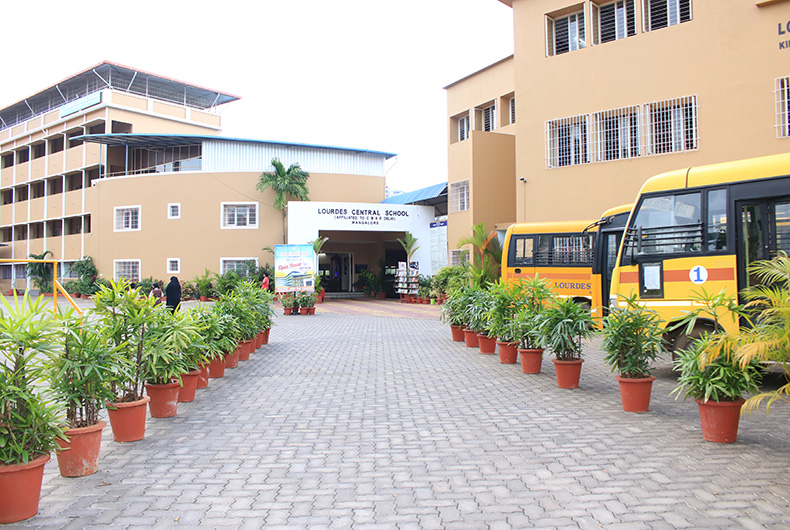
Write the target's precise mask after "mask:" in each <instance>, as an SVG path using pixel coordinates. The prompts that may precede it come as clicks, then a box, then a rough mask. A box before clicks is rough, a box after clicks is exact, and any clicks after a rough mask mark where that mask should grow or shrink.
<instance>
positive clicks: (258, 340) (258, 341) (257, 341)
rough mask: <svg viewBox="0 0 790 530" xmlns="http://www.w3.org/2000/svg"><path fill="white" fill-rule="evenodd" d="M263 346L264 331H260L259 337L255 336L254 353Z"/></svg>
mask: <svg viewBox="0 0 790 530" xmlns="http://www.w3.org/2000/svg"><path fill="white" fill-rule="evenodd" d="M261 346H263V331H260V332H258V334H257V335H255V348H254V349H253V350H252V351H253V352H254V351H255V350H257V349H258V348H260V347H261Z"/></svg>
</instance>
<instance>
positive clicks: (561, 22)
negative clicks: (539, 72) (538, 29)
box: [546, 10, 587, 56]
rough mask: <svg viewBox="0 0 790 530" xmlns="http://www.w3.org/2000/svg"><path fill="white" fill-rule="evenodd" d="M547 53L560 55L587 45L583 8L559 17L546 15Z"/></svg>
mask: <svg viewBox="0 0 790 530" xmlns="http://www.w3.org/2000/svg"><path fill="white" fill-rule="evenodd" d="M546 36H547V39H546V40H547V42H546V44H547V55H549V56H551V55H560V54H562V53H567V52H571V51H575V50H578V49H580V48H584V47H585V46H587V40H586V36H585V30H584V10H581V11H578V12H576V13H571V14H569V15H565V16H561V17H552V16H551V15H548V16H547V17H546Z"/></svg>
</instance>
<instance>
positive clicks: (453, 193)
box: [447, 180, 469, 213]
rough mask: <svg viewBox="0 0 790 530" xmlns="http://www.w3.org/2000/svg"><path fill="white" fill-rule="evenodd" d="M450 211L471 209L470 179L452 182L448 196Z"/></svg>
mask: <svg viewBox="0 0 790 530" xmlns="http://www.w3.org/2000/svg"><path fill="white" fill-rule="evenodd" d="M447 202H448V208H449V210H450V213H456V212H465V211H466V210H468V209H469V181H468V180H462V181H460V182H451V183H450V190H449V193H448V197H447Z"/></svg>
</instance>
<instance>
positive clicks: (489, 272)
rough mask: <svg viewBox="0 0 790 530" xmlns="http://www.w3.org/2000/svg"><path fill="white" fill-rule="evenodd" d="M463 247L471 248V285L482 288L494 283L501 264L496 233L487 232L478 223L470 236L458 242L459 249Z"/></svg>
mask: <svg viewBox="0 0 790 530" xmlns="http://www.w3.org/2000/svg"><path fill="white" fill-rule="evenodd" d="M464 245H471V246H472V247H473V253H472V259H471V263H470V271H471V273H472V278H473V283H475V285H479V286H481V287H482V286H484V285H486V284H489V283H493V282H494V281H496V279H497V277H499V266H500V263H501V262H502V247H501V246H500V244H499V238H498V237H497V233H496V231H495V230H492V231H491V232H489V231H488V230H486V227H485V225H484V224H483V223H478V224H476V225H474V226H473V227H472V235H470V236H467V237H464V238H461V240H460V241H458V246H459V247H462V246H464Z"/></svg>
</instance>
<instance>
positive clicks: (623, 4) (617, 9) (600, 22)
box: [591, 0, 636, 44]
mask: <svg viewBox="0 0 790 530" xmlns="http://www.w3.org/2000/svg"><path fill="white" fill-rule="evenodd" d="M591 7H592V27H593V43H594V44H602V43H604V42H611V41H613V40H618V39H624V38H626V37H631V36H633V35H636V22H635V18H634V0H618V1H616V2H612V3H609V4H605V5H601V6H599V5H598V4H595V3H592V4H591Z"/></svg>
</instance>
